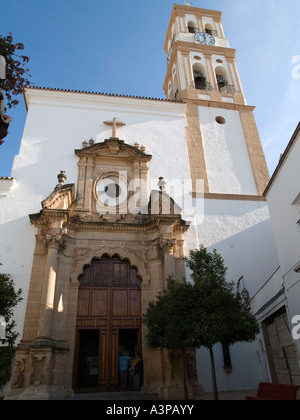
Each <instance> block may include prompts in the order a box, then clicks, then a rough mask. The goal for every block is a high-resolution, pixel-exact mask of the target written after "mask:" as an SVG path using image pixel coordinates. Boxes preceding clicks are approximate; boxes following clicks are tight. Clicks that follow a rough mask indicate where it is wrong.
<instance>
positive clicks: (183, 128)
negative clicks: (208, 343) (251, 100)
mask: <svg viewBox="0 0 300 420" xmlns="http://www.w3.org/2000/svg"><path fill="white" fill-rule="evenodd" d="M221 16H222V14H221V13H220V12H216V11H211V10H204V9H199V8H194V7H191V6H182V5H174V7H173V11H172V16H171V20H170V24H169V27H168V31H167V37H166V42H165V47H164V48H165V52H166V56H167V61H168V69H167V73H166V79H165V83H164V90H165V94H166V97H167V99H166V100H160V99H149V98H136V97H125V96H120V95H107V94H101V93H89V92H75V91H64V90H55V89H47V88H26V91H25V100H26V106H27V109H28V115H27V120H26V125H25V129H24V134H23V139H22V142H21V148H20V153H19V155H18V156H16V158H15V161H14V166H13V171H12V177H11V178H9V179H7V178H6V179H4V178H1V179H0V209H1V211H0V222H1V240H0V254H1V256H2V260H3V263H4V265H3V267H1V269H2V271H5V272H9V273H10V274H11V276H12V278H13V279H14V280H15V283H16V285H17V287H21V288H22V289H23V297H24V303H23V306H22V305H20V306H19V308H18V312H17V315H16V316H17V322H18V328H19V331H20V333H21V341H20V343H19V345H18V347H17V351H16V356H15V362H14V369H13V376H12V383H11V390H10V393H9V398H38V397H39V398H56V397H57V396H60V395H67V394H69V393H71V392H73V390H84V389H89V390H102V389H103V390H104V389H105V390H106V389H117V388H118V387H119V385H120V384H119V372H118V356H119V353H120V352H121V351H122V350H126V351H128V352H129V353H130V354H132V353H133V352H134V351H138V352H140V353H141V354H142V356H143V361H144V377H143V388H142V389H143V392H145V393H158V394H159V396H160V397H161V398H180V397H181V396H182V393H183V389H182V379H181V378H182V371H181V353H180V351H178V352H176V351H175V350H174V351H168V350H166V349H150V348H148V346H147V340H146V334H147V331H146V329H145V326H144V325H143V324H142V315H143V314H144V313H145V312H146V310H147V307H148V305H149V303H150V302H152V301H154V300H155V299H156V296H157V295H158V294H159V293H160V292H162V291H163V290H164V288H165V286H166V281H167V278H168V276H169V275H173V276H174V277H176V278H178V279H182V278H183V277H186V278H188V277H189V275H190V274H189V272H188V271H187V270H186V267H185V262H184V257H186V256H188V253H189V250H191V249H195V248H197V247H198V246H200V245H201V244H203V245H204V246H206V247H207V248H209V249H212V248H216V249H217V251H218V252H219V253H221V254H222V256H223V258H224V259H225V264H226V266H228V280H229V281H236V282H237V284H238V280H239V279H241V278H242V279H243V282H244V287H245V288H247V289H248V291H249V293H250V296H251V294H252V295H253V294H254V293H255V292H256V291H257V290H258V289H259V287H260V286H261V285H262V284H263V282H264V280H265V278H268V277H269V276H270V275H271V274H272V273H273V272H274V271H275V269H276V268H277V267H278V261H277V253H276V249H275V245H274V240H273V236H272V229H271V224H270V220H269V212H268V206H267V203H266V200H265V198H264V196H263V191H264V189H265V185H266V183H267V182H268V180H269V174H268V169H267V165H266V161H265V157H264V153H263V149H262V146H261V142H260V139H259V134H258V131H257V127H256V123H255V118H254V115H253V111H254V107H252V106H248V105H247V104H246V101H245V98H244V94H243V90H242V85H241V82H240V79H239V75H238V71H237V65H236V59H235V50H233V49H231V48H230V46H229V43H228V40H227V39H226V38H225V35H224V31H223V27H222V21H221ZM56 178H57V180H56ZM250 256H251V257H250ZM254 260H255V261H256V265H255V266H253V261H254ZM223 350H224V349H223ZM223 350H222V346H221V345H220V347H218V348H217V349H216V354H217V356H216V364H217V368H218V370H219V372H220V373H219V386H220V389H223V390H237V389H251V388H253V389H254V388H256V386H257V383H258V382H259V381H260V380H262V379H268V369H267V366H266V363H265V361H264V355H263V351H262V350H261V349H259V348H258V347H257V344H256V343H253V344H240V345H237V346H233V348H232V349H230V354H229V350H228V349H227V350H226V351H225V352H223ZM260 351H261V354H259V352H260ZM225 353H226V357H225ZM228 356H230V357H228ZM207 357H208V356H207V354H206V352H205V350H203V349H201V350H197V351H196V352H195V351H193V350H190V351H189V352H188V356H187V366H188V383H189V393H190V394H189V395H190V397H195V396H197V395H198V394H199V392H200V390H199V388H200V385H199V384H201V386H202V387H203V388H204V390H207V391H209V390H210V378H209V376H210V372H209V368H208V363H207ZM224 357H225V358H224ZM229 359H230V363H229V362H228V360H229ZM224 364H225V368H226V369H223V368H224Z"/></svg>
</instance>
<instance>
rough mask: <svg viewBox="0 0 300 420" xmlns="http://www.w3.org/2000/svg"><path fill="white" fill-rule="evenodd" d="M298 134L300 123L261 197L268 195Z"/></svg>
mask: <svg viewBox="0 0 300 420" xmlns="http://www.w3.org/2000/svg"><path fill="white" fill-rule="evenodd" d="M299 133H300V122H299V124H298V126H297V128H296V130H295V132H294V134H293V135H292V138H291V140H290V141H289V144H288V145H287V147H286V149H285V151H284V152H283V154H282V156H281V157H280V160H279V163H278V165H277V167H276V169H275V171H274V173H273V175H272V177H271V179H270V181H269V183H268V185H267V186H266V189H265V191H264V192H263V196H266V195H267V194H268V192H269V190H270V189H271V187H272V185H273V183H274V181H275V179H276V177H277V175H278V173H279V171H280V169H281V167H282V166H283V164H284V162H285V160H286V158H287V156H288V154H289V152H290V150H291V148H292V147H293V145H294V143H295V141H296V139H297V137H298V134H299Z"/></svg>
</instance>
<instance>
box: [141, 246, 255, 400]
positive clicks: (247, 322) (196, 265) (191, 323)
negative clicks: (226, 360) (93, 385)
mask: <svg viewBox="0 0 300 420" xmlns="http://www.w3.org/2000/svg"><path fill="white" fill-rule="evenodd" d="M186 263H187V266H188V267H189V268H190V269H191V272H192V274H191V277H192V282H191V283H189V282H187V281H185V280H184V281H181V282H179V281H176V280H174V279H173V278H171V277H170V278H169V279H168V284H167V288H166V290H164V292H163V293H161V294H160V295H159V296H158V298H157V301H156V302H155V303H150V305H149V308H148V310H147V313H146V314H145V315H144V317H143V322H144V323H145V324H146V325H147V327H148V335H147V341H148V345H149V346H150V347H167V348H174V347H181V348H187V347H196V348H199V347H206V348H208V349H209V351H210V356H211V365H212V376H213V385H214V392H215V398H216V399H217V398H218V397H217V386H216V374H215V367H214V357H213V346H214V345H215V344H217V343H222V344H227V345H232V344H234V343H236V342H240V341H253V340H254V339H255V336H256V334H258V333H259V325H258V322H257V320H256V319H255V317H254V316H253V315H252V314H251V311H250V304H249V302H247V301H244V300H243V299H242V297H241V295H240V294H239V293H234V284H233V283H228V282H227V281H226V272H227V268H226V267H225V265H224V260H223V258H222V256H221V255H220V254H218V253H217V251H216V250H213V251H212V252H211V253H210V252H208V251H207V249H206V248H204V247H203V246H201V247H200V248H199V249H197V250H194V251H191V252H190V255H189V258H188V259H186ZM183 360H184V359H183Z"/></svg>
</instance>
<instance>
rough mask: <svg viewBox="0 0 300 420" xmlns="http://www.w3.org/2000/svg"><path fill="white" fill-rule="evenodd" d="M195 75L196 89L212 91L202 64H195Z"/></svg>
mask: <svg viewBox="0 0 300 420" xmlns="http://www.w3.org/2000/svg"><path fill="white" fill-rule="evenodd" d="M193 74H194V82H195V88H196V89H202V90H210V83H208V81H207V75H206V70H205V67H204V66H203V65H202V64H199V63H196V64H194V66H193Z"/></svg>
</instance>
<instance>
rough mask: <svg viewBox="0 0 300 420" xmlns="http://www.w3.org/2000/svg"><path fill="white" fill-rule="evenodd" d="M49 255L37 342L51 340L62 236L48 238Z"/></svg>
mask: <svg viewBox="0 0 300 420" xmlns="http://www.w3.org/2000/svg"><path fill="white" fill-rule="evenodd" d="M46 241H47V246H48V254H47V260H46V266H45V273H44V279H43V292H42V300H41V307H40V320H39V328H38V337H37V340H38V341H40V340H50V336H51V327H52V313H53V306H54V295H55V286H56V273H57V257H58V250H59V248H60V246H61V236H60V235H56V236H47V239H46Z"/></svg>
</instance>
